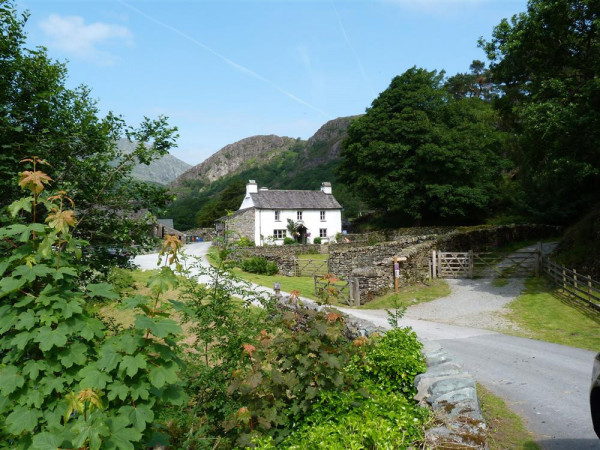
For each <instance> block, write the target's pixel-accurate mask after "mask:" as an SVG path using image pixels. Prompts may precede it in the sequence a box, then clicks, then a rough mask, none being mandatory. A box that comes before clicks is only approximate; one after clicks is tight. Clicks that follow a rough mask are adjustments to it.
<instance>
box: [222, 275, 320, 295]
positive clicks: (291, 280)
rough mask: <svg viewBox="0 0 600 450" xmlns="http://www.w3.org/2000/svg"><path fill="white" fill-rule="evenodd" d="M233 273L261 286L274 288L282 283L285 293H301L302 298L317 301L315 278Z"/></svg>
mask: <svg viewBox="0 0 600 450" xmlns="http://www.w3.org/2000/svg"><path fill="white" fill-rule="evenodd" d="M232 272H233V273H234V274H235V275H236V276H238V277H239V278H241V279H243V280H246V281H249V282H251V283H254V284H258V285H259V286H265V287H268V288H273V283H275V282H279V283H281V290H282V291H283V292H291V291H300V295H301V296H302V297H306V298H311V299H313V300H316V299H317V298H316V297H315V282H314V279H313V277H286V276H284V275H279V274H277V275H258V274H255V273H249V272H244V271H243V270H242V269H239V268H237V267H236V268H234V269H233V270H232Z"/></svg>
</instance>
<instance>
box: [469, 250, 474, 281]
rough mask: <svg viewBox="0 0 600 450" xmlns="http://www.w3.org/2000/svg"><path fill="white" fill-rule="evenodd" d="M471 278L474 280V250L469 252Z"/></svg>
mask: <svg viewBox="0 0 600 450" xmlns="http://www.w3.org/2000/svg"><path fill="white" fill-rule="evenodd" d="M469 278H473V250H469Z"/></svg>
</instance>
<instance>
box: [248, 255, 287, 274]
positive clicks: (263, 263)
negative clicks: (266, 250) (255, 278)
mask: <svg viewBox="0 0 600 450" xmlns="http://www.w3.org/2000/svg"><path fill="white" fill-rule="evenodd" d="M240 268H241V269H242V270H243V271H244V272H250V273H257V274H259V275H275V274H276V273H277V272H278V269H277V264H275V263H274V262H273V261H267V259H266V258H262V257H258V256H255V257H253V258H247V259H244V260H242V262H241V263H240Z"/></svg>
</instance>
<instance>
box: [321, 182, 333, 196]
mask: <svg viewBox="0 0 600 450" xmlns="http://www.w3.org/2000/svg"><path fill="white" fill-rule="evenodd" d="M321 191H322V192H324V193H325V194H331V183H330V182H328V181H325V182H323V183H321Z"/></svg>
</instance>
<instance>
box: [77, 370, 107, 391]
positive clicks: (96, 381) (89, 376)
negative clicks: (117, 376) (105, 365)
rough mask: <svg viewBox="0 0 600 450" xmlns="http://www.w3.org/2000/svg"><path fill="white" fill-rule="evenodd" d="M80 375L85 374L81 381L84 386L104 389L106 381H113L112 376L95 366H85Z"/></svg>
mask: <svg viewBox="0 0 600 450" xmlns="http://www.w3.org/2000/svg"><path fill="white" fill-rule="evenodd" d="M79 375H80V376H83V379H82V380H81V382H80V385H81V387H82V388H92V389H104V388H105V387H106V383H108V382H110V381H112V379H111V377H110V376H108V375H107V374H106V373H104V372H100V371H99V370H98V369H96V368H95V367H94V366H85V367H84V368H83V369H81V370H80V371H79Z"/></svg>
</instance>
